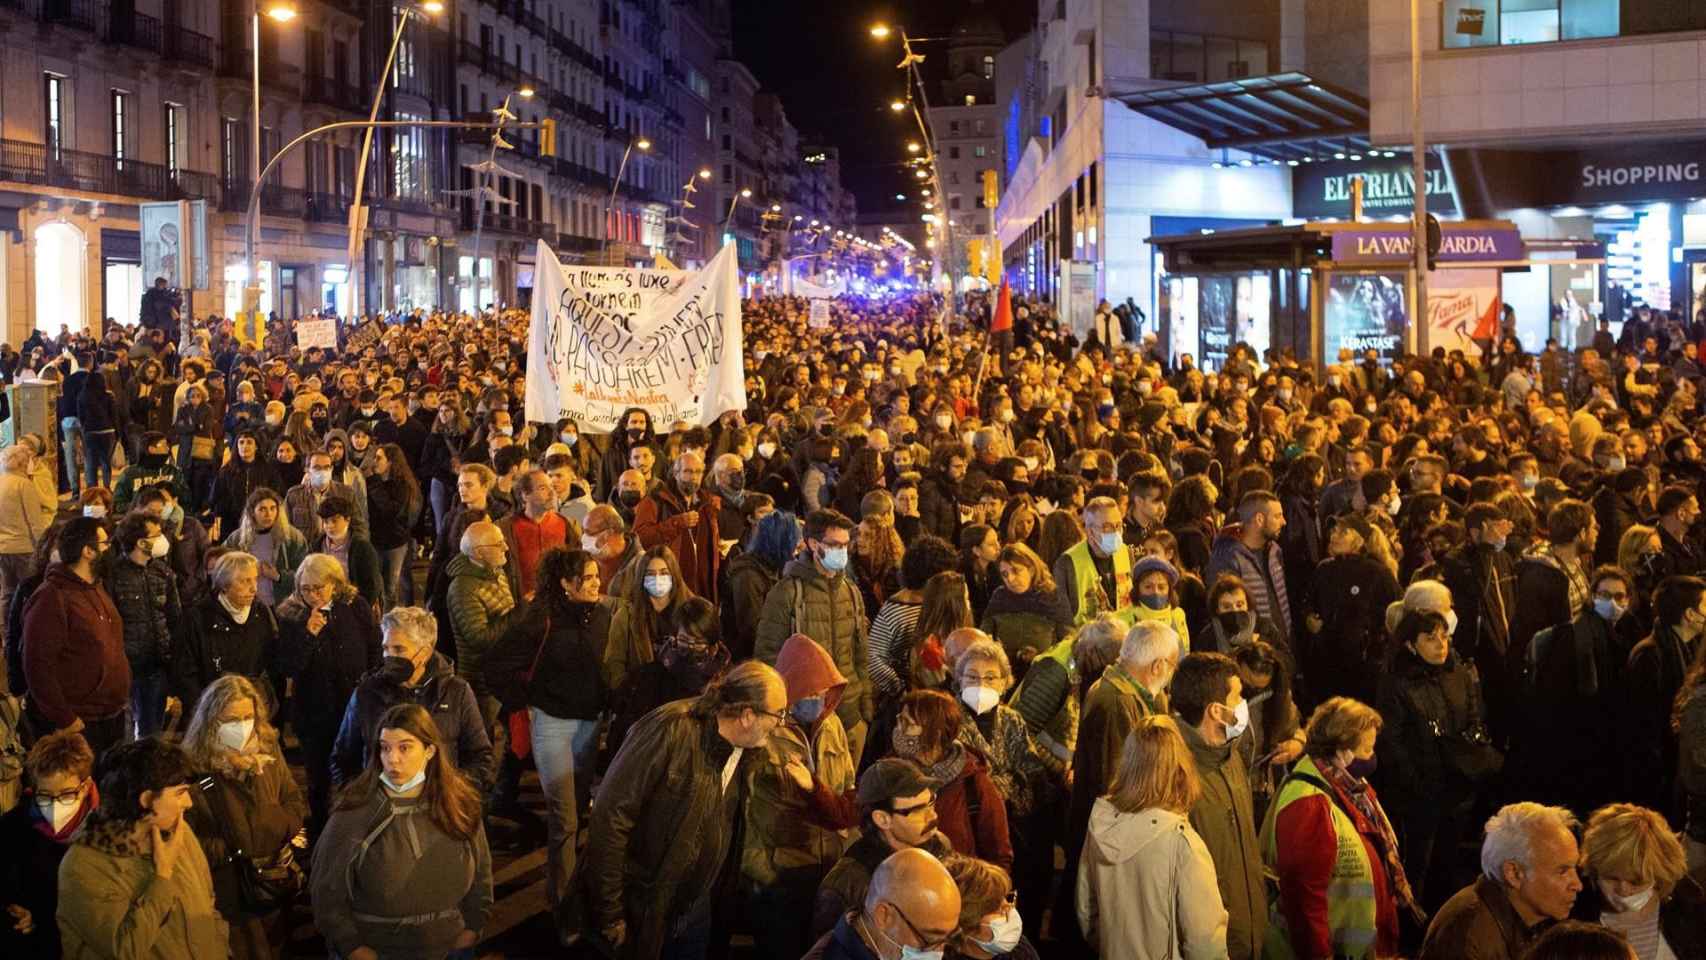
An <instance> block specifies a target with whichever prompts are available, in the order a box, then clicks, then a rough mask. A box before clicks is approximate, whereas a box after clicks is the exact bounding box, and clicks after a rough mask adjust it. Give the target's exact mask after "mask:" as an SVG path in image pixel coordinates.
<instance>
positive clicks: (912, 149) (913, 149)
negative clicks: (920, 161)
mask: <svg viewBox="0 0 1706 960" xmlns="http://www.w3.org/2000/svg"><path fill="white" fill-rule="evenodd" d="M920 149H922V148H921V147H919V146H918V141H917V140H913V141H911V142H909V143H908V144H907V145H906V152H907V153H917V152H918V151H919V150H920Z"/></svg>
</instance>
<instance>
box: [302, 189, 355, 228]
mask: <svg viewBox="0 0 1706 960" xmlns="http://www.w3.org/2000/svg"><path fill="white" fill-rule="evenodd" d="M306 219H308V220H310V221H312V222H314V223H345V222H347V221H348V220H349V198H348V197H344V196H342V195H340V194H336V193H310V194H308V201H307V209H306Z"/></svg>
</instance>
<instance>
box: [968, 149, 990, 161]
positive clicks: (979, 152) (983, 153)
mask: <svg viewBox="0 0 1706 960" xmlns="http://www.w3.org/2000/svg"><path fill="white" fill-rule="evenodd" d="M972 153H973V154H974V155H976V156H977V157H979V158H980V159H981V158H982V157H985V156H987V155H988V154H989V148H988V147H985V146H976V147H973V148H972Z"/></svg>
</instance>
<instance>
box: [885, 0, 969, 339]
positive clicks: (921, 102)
mask: <svg viewBox="0 0 1706 960" xmlns="http://www.w3.org/2000/svg"><path fill="white" fill-rule="evenodd" d="M894 33H899V34H900V48H901V51H902V53H903V56H902V57H901V60H900V63H899V65H898V69H900V70H904V71H906V73H907V79H908V81H909V83H908V86H907V95H906V99H907V102H905V103H902V102H901V101H899V100H896V101H893V102H892V103H890V104H889V109H891V110H893V111H894V112H896V113H900V112H902V111H903V110H905V109H907V108H908V107H910V108H911V110H912V116H913V119H915V120H916V121H917V122H918V132H919V135H920V138H921V140H922V145H921V146H920V148H919V150H918V151H910V148H909V152H921V153H922V154H923V157H922V159H923V160H924V161H925V162H926V163H927V164H928V166H929V170H928V172H927V171H926V170H925V169H923V168H922V167H921V168H920V169H919V170H918V171H917V172H916V174H915V176H916V177H917V179H919V180H930V181H931V182H932V184H933V185H935V187H936V192H937V193H940V192H941V170H940V169H939V167H938V166H937V163H936V157H937V152H936V143H937V138H936V137H935V136H934V135H933V134H932V132H931V129H930V123H929V122H928V121H926V120H925V114H926V113H927V112H928V111H929V109H930V94H929V91H928V90H927V89H926V88H925V86H924V77H923V76H922V75H921V74H920V73H919V71H918V65H919V64H920V63H922V62H923V61H924V56H923V55H922V54H919V53H915V52H913V49H912V45H913V44H914V43H922V42H924V41H926V40H935V39H942V38H938V37H912V36H908V35H907V32H906V30H905V29H904V28H901V27H890V26H889V25H888V24H877V25H876V26H873V27H872V28H871V36H873V37H875V38H877V39H878V40H886V39H887V38H888V37H889V36H890V35H892V34H894ZM914 86H916V87H917V88H918V96H917V98H916V99H914V97H913V95H912V88H913V87H914ZM947 226H951V224H948V225H947ZM942 238H943V241H944V245H945V247H946V248H947V249H950V250H951V249H952V242H951V240H950V238H949V234H948V230H947V229H946V227H944V229H943V230H942ZM942 268H943V269H944V270H945V271H946V272H947V274H948V283H949V287H950V289H951V288H952V287H953V285H954V282H953V281H954V276H953V265H952V258H947V262H946V263H944V264H943V266H942ZM944 307H945V313H946V315H947V317H948V318H949V319H952V318H953V315H954V298H953V297H952V296H949V297H948V298H947V299H946V301H945V303H944Z"/></svg>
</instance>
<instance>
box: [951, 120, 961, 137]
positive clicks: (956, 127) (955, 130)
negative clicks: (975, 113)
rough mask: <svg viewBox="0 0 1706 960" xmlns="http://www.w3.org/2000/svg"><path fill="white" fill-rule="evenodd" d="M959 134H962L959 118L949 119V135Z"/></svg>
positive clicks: (955, 135)
mask: <svg viewBox="0 0 1706 960" xmlns="http://www.w3.org/2000/svg"><path fill="white" fill-rule="evenodd" d="M959 135H960V122H959V121H958V120H949V121H948V136H950V137H957V136H959Z"/></svg>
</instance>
